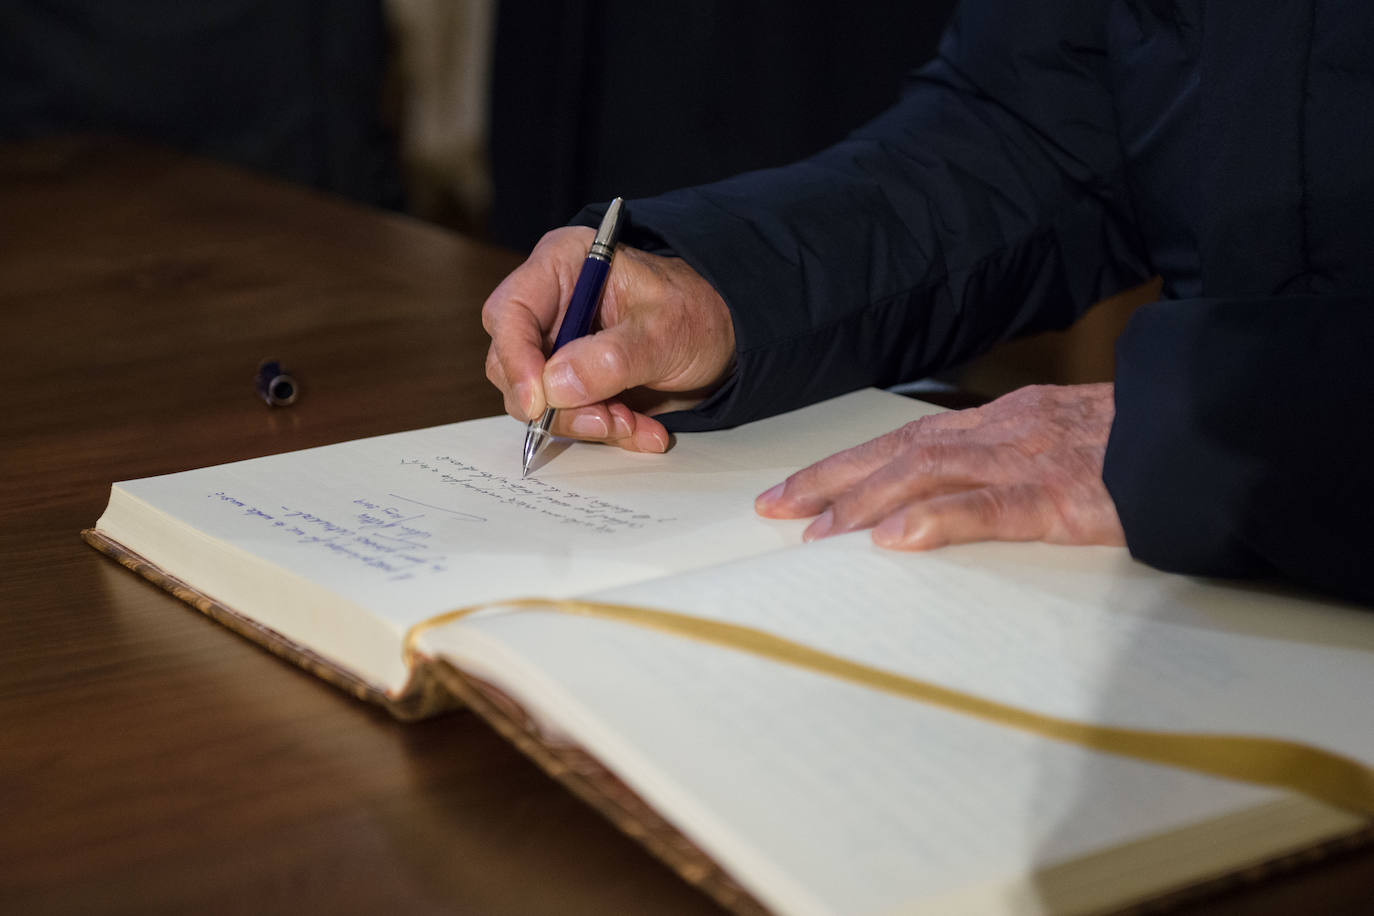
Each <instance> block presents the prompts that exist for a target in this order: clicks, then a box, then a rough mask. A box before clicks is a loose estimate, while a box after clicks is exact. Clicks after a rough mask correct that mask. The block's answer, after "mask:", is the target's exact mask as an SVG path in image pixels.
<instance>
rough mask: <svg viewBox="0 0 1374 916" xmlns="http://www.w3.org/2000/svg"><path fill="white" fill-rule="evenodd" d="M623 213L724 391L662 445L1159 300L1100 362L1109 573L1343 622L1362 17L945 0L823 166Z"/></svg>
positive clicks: (759, 175) (1367, 86)
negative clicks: (877, 104) (1138, 298)
mask: <svg viewBox="0 0 1374 916" xmlns="http://www.w3.org/2000/svg"><path fill="white" fill-rule="evenodd" d="M629 212H630V215H631V220H632V227H631V231H630V233H629V235H628V239H627V240H628V241H630V242H631V243H633V244H638V245H640V246H642V247H645V248H648V249H650V250H670V251H671V252H673V253H675V254H677V255H679V256H681V257H683V258H685V259H686V260H687V261H688V262H689V263H691V264H692V265H693V266H694V267H695V268H696V269H697V270H698V271H700V272H701V274H702V275H703V276H705V277H706V279H708V280H709V281H710V282H711V283H712V284H713V285H715V287H716V288H717V289H718V290H719V291H720V292H721V294H722V295H723V296H724V298H725V300H726V302H727V303H728V304H729V306H730V308H731V311H732V314H733V317H734V323H735V331H736V336H737V340H738V371H737V373H736V374H735V376H734V377H733V379H732V380H731V381H730V382H729V383H728V384H727V385H726V387H725V388H723V389H722V390H721V391H720V392H718V393H717V395H715V396H714V397H713V398H712V399H711V400H709V401H708V402H707V403H705V404H703V405H702V406H701V407H699V408H698V409H697V410H695V411H691V412H687V413H681V414H674V415H670V416H669V417H668V418H667V419H666V422H667V423H668V424H669V425H670V428H673V429H678V430H688V429H701V428H709V427H714V426H723V425H731V424H735V423H740V422H744V421H746V420H752V419H756V418H758V417H763V416H767V415H770V414H774V413H777V412H780V411H783V410H787V409H789V408H792V407H796V406H799V405H801V404H804V403H808V402H811V401H815V400H818V399H821V398H825V397H828V396H831V395H835V394H838V393H841V392H843V391H847V390H850V389H853V388H856V387H860V386H864V385H889V384H893V383H896V382H900V381H903V380H908V379H912V378H918V377H921V376H922V375H925V374H927V373H930V372H932V371H936V370H938V369H941V368H943V367H946V366H950V365H952V364H955V363H958V362H960V361H962V360H965V359H967V358H969V357H971V356H973V355H975V354H977V353H979V352H981V351H983V350H985V349H987V348H988V347H989V346H991V345H992V344H993V343H995V342H997V341H999V340H1003V339H1005V338H1008V337H1011V336H1014V335H1018V334H1024V333H1029V332H1033V331H1038V330H1043V329H1048V328H1058V327H1063V326H1065V325H1067V324H1069V323H1070V322H1072V321H1073V320H1074V318H1075V317H1076V316H1077V315H1078V314H1079V313H1080V312H1081V311H1082V310H1083V309H1085V308H1087V307H1088V306H1089V305H1091V304H1092V303H1094V302H1096V301H1097V300H1099V299H1101V298H1102V297H1104V296H1106V295H1108V294H1110V293H1113V292H1116V291H1118V290H1121V289H1123V288H1125V287H1128V286H1130V285H1133V284H1136V283H1138V282H1140V281H1142V280H1144V279H1146V278H1147V277H1149V276H1150V275H1152V274H1155V273H1158V274H1160V275H1162V277H1163V280H1164V298H1163V299H1162V300H1161V301H1160V302H1158V303H1155V304H1152V305H1149V306H1146V307H1145V308H1144V309H1142V310H1141V311H1140V312H1139V313H1138V314H1137V315H1136V317H1135V318H1134V319H1133V320H1132V322H1131V324H1130V326H1129V327H1128V328H1127V330H1126V332H1125V334H1124V335H1123V336H1122V338H1121V340H1120V341H1119V342H1118V347H1117V357H1118V360H1117V361H1118V367H1117V377H1116V400H1117V415H1116V422H1115V424H1114V426H1113V430H1112V437H1111V441H1110V444H1109V447H1108V452H1107V459H1106V470H1105V474H1104V477H1105V480H1106V483H1107V486H1108V488H1109V490H1110V492H1111V494H1112V497H1113V499H1114V500H1115V502H1116V506H1117V510H1118V512H1119V513H1120V516H1121V520H1122V523H1123V525H1124V527H1125V531H1126V538H1127V541H1128V543H1129V546H1130V548H1131V551H1132V553H1134V554H1135V555H1136V556H1137V557H1139V558H1141V559H1143V560H1145V561H1146V562H1149V563H1152V564H1154V565H1156V566H1159V567H1161V568H1164V569H1170V570H1176V571H1182V572H1191V573H1199V574H1208V575H1227V576H1279V577H1283V578H1288V579H1290V580H1294V581H1298V582H1301V583H1304V584H1307V585H1310V586H1315V587H1317V588H1321V589H1324V590H1327V591H1331V592H1334V593H1337V594H1342V595H1346V596H1350V597H1355V598H1357V599H1359V600H1363V601H1367V602H1374V574H1372V573H1370V572H1368V571H1367V570H1366V568H1365V566H1366V564H1367V563H1368V562H1369V561H1370V557H1369V556H1368V555H1369V553H1370V549H1371V547H1374V537H1372V536H1371V534H1370V531H1371V530H1374V518H1369V516H1371V515H1374V457H1371V455H1370V446H1371V445H1374V434H1372V433H1371V429H1372V428H1374V427H1371V421H1370V419H1369V416H1368V413H1367V405H1369V404H1370V403H1371V400H1374V382H1372V381H1371V373H1370V372H1369V371H1368V369H1367V367H1366V362H1367V361H1368V360H1369V357H1370V353H1371V347H1372V346H1374V3H1371V2H1370V0H1266V2H1264V3H1254V2H1253V0H1173V2H1171V0H1041V2H1036V3H1026V2H1024V0H966V2H964V3H963V5H962V7H961V8H960V9H959V10H958V11H957V12H956V13H955V16H954V19H953V22H952V24H951V25H950V27H949V30H948V32H947V33H946V35H945V37H944V39H943V41H942V43H941V47H940V54H939V56H938V57H937V59H936V60H934V61H933V62H931V63H930V64H929V65H927V66H926V67H924V68H923V69H921V70H920V71H918V72H917V73H916V74H914V75H913V77H912V79H911V83H910V86H909V87H908V88H907V90H906V92H905V93H904V95H903V97H902V99H901V101H900V102H899V103H898V104H897V105H896V106H895V107H893V108H892V109H890V110H889V111H888V112H886V113H885V114H883V115H882V116H880V117H879V118H877V119H876V120H874V121H873V122H871V123H869V124H868V125H866V126H865V127H863V128H861V129H860V130H858V131H856V132H855V133H854V134H853V135H851V136H850V137H849V138H848V139H846V140H845V141H844V142H842V143H840V144H838V145H836V146H834V147H832V148H830V149H828V150H826V151H824V152H822V153H820V154H819V155H817V156H814V157H812V158H811V159H808V160H806V161H803V162H800V163H797V164H794V165H791V166H787V167H785V168H780V169H772V170H767V171H762V172H754V173H750V174H747V175H743V176H740V177H737V178H733V179H729V180H726V181H723V182H719V183H717V184H713V185H707V186H704V187H698V188H691V189H687V190H682V191H676V192H673V193H670V194H666V195H664V196H661V197H657V198H653V199H649V200H637V201H632V202H631V203H630V207H629ZM591 218H592V216H591V214H590V213H588V214H584V216H583V217H582V219H583V221H587V220H590V219H591Z"/></svg>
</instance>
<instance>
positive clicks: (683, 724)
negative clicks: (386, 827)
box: [421, 533, 1374, 913]
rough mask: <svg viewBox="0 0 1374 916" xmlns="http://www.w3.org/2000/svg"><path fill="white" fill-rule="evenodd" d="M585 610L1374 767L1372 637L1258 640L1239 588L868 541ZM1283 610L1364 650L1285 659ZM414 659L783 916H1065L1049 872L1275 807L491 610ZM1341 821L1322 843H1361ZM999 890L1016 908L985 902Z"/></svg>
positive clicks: (650, 587) (1184, 866)
mask: <svg viewBox="0 0 1374 916" xmlns="http://www.w3.org/2000/svg"><path fill="white" fill-rule="evenodd" d="M1242 594H1253V593H1242ZM593 597H595V598H596V599H598V600H603V601H607V602H614V603H624V604H631V605H639V606H648V607H656V608H660V609H666V610H674V611H679V612H683V613H689V614H694V615H698V616H705V617H710V618H716V619H723V620H728V621H731V622H735V623H740V624H745V625H748V626H751V627H756V628H760V629H764V630H767V631H770V632H773V633H776V634H778V635H781V636H784V637H787V638H789V639H792V640H794V641H798V642H802V643H806V644H810V645H814V646H818V647H823V648H825V649H826V650H827V651H830V652H832V653H835V654H838V655H841V656H844V657H846V658H851V659H855V660H858V661H862V662H865V663H868V664H871V665H874V666H877V667H880V668H884V669H887V670H891V671H895V672H899V673H902V674H906V675H908V676H911V677H915V678H919V679H923V680H927V681H931V682H935V683H938V684H941V685H944V686H947V687H951V688H954V689H957V690H961V691H964V692H967V693H971V694H974V695H977V696H980V697H986V698H989V699H993V700H997V701H1000V702H1004V703H1009V704H1012V705H1016V706H1019V707H1023V708H1029V709H1032V710H1035V711H1039V712H1043V713H1048V714H1051V715H1056V716H1062V717H1066V718H1071V719H1077V720H1084V721H1093V722H1102V723H1107V724H1114V725H1121V726H1127V727H1132V728H1142V729H1159V730H1168V731H1198V732H1222V733H1231V734H1255V735H1269V736H1274V737H1282V738H1288V739H1292V740H1297V741H1302V742H1307V743H1310V744H1314V745H1317V746H1319V747H1324V748H1328V749H1331V750H1334V751H1339V752H1341V753H1344V754H1347V755H1349V756H1352V757H1356V758H1358V759H1361V760H1364V761H1367V762H1370V763H1374V704H1370V703H1368V702H1367V699H1366V698H1367V697H1368V696H1370V695H1371V694H1374V615H1370V614H1369V613H1368V612H1362V611H1358V610H1355V609H1351V608H1348V607H1340V606H1332V605H1324V604H1321V603H1318V602H1309V601H1304V600H1301V599H1298V598H1294V597H1292V596H1273V597H1272V600H1271V602H1270V603H1271V605H1273V606H1271V607H1269V608H1268V609H1267V610H1263V609H1262V613H1260V614H1259V618H1260V620H1259V623H1258V624H1257V625H1256V627H1255V628H1254V629H1255V632H1245V628H1244V626H1243V621H1242V620H1241V619H1240V618H1238V617H1237V616H1236V615H1234V614H1229V613H1228V612H1227V611H1226V607H1227V605H1228V604H1231V603H1233V602H1234V601H1235V599H1236V592H1234V591H1233V590H1231V589H1228V588H1225V587H1222V586H1216V585H1207V584H1204V583H1198V582H1194V581H1191V580H1188V579H1184V578H1182V577H1177V576H1170V575H1166V574H1162V573H1157V572H1154V571H1152V570H1148V569H1147V568H1145V567H1143V566H1140V565H1139V564H1136V563H1134V562H1133V561H1131V560H1130V559H1129V557H1128V556H1127V555H1126V553H1125V551H1122V550H1115V549H1107V548H1064V547H1050V546H1047V545H1034V544H1031V545H973V546H970V547H965V548H954V549H946V550H940V551H935V552H932V553H927V554H900V553H894V552H887V551H881V550H878V549H876V548H874V547H873V546H872V545H871V543H870V542H869V541H868V539H867V536H866V535H865V534H862V533H861V534H857V535H850V536H846V537H843V538H837V539H833V540H828V541H822V542H819V543H817V544H812V545H807V546H805V547H802V548H799V549H797V550H791V551H783V552H777V553H772V554H769V555H767V556H763V557H758V558H755V559H753V560H749V561H745V562H740V563H735V564H729V565H726V566H721V567H716V568H714V569H712V570H709V571H706V572H701V573H688V574H685V575H681V576H676V577H672V578H668V579H664V580H660V581H657V582H652V583H644V584H640V585H635V586H631V587H628V588H619V589H613V590H610V591H606V592H602V593H599V594H597V595H595V596H593ZM1259 603H1261V604H1262V603H1263V602H1259ZM1218 605H1219V606H1221V607H1222V608H1223V612H1222V613H1221V614H1218V613H1217V612H1216V611H1215V608H1216V607H1217V606H1218ZM1280 605H1281V606H1282V608H1283V610H1284V611H1286V616H1287V617H1288V619H1289V625H1288V629H1290V630H1296V631H1304V630H1305V631H1307V632H1309V633H1319V632H1327V631H1331V630H1336V631H1343V632H1345V633H1346V634H1348V635H1349V637H1350V638H1349V640H1348V644H1347V645H1343V646H1333V645H1329V644H1327V643H1326V642H1325V641H1324V640H1322V639H1310V640H1308V639H1296V640H1290V639H1280V638H1275V631H1276V630H1281V629H1283V628H1284V627H1283V626H1281V625H1279V624H1278V623H1276V621H1277V619H1278V618H1279V617H1280V616H1282V615H1281V614H1280V613H1279V606H1280ZM421 646H422V649H423V651H425V652H426V653H427V654H430V655H439V656H443V657H446V658H449V659H450V660H452V661H453V662H454V663H455V664H456V665H457V666H458V667H460V668H462V669H464V670H469V671H471V672H472V673H474V674H477V675H478V676H481V677H484V678H486V679H489V680H491V681H492V682H494V683H496V684H497V685H498V686H500V687H502V688H503V689H504V690H506V691H507V692H509V693H511V694H512V695H513V696H514V697H515V698H516V699H517V700H518V701H520V702H521V703H522V704H523V705H525V706H526V707H527V708H529V709H530V710H531V711H532V712H533V713H534V714H535V716H536V717H537V718H538V720H539V721H541V722H544V723H547V724H548V726H549V727H550V728H551V729H554V730H557V731H558V732H560V733H563V734H564V735H565V736H566V737H567V738H568V739H569V740H572V741H574V742H575V743H577V744H580V745H582V746H584V747H586V748H587V749H588V750H589V751H591V752H592V753H593V754H594V755H596V756H597V757H598V758H599V759H601V760H602V761H603V762H605V763H607V764H608V765H609V766H610V767H611V768H612V769H613V770H614V771H615V772H616V773H617V775H618V776H620V777H621V778H622V779H624V780H625V781H626V782H627V783H629V784H630V785H631V786H632V787H633V788H634V789H635V790H636V791H637V792H639V793H640V794H641V796H642V797H644V798H645V799H646V800H647V801H648V802H649V803H650V804H651V805H653V806H654V807H655V808H657V809H658V810H659V811H660V812H661V813H663V814H665V816H666V817H668V819H669V820H671V821H673V822H674V823H676V824H678V826H679V827H680V828H681V829H683V830H684V832H686V833H687V834H688V835H689V836H690V837H691V838H692V839H693V840H695V841H696V842H697V843H698V844H699V845H701V846H702V847H703V848H704V849H706V851H707V852H708V854H711V855H712V856H713V857H714V858H716V860H717V861H719V862H721V863H722V864H724V865H725V866H726V868H727V869H728V870H729V871H731V873H732V874H734V875H735V876H736V877H737V878H738V879H740V880H741V881H742V882H743V883H745V884H746V886H748V887H750V889H751V890H752V891H753V892H754V893H755V894H756V895H757V896H759V897H760V899H762V900H764V902H765V903H767V904H768V905H770V906H773V907H776V908H778V909H779V910H783V911H787V912H798V913H886V912H894V911H903V912H905V911H907V909H909V908H911V907H913V906H914V905H915V902H916V901H920V900H941V901H944V902H945V903H947V904H951V905H952V903H951V902H952V901H957V900H964V901H973V902H975V903H976V906H977V908H979V911H986V909H985V908H986V907H994V909H997V908H1003V905H1005V907H1004V908H1005V910H1006V911H1014V912H1038V911H1041V910H1044V911H1053V910H1058V909H1059V908H1060V907H1061V905H1062V904H1063V901H1062V900H1060V899H1058V898H1057V897H1056V896H1055V895H1056V894H1057V893H1059V892H1060V890H1061V889H1062V887H1063V883H1062V881H1061V880H1060V878H1055V879H1054V881H1050V880H1049V879H1048V878H1046V879H1045V880H1044V881H1043V882H1042V883H1040V884H1037V879H1036V874H1037V873H1038V872H1041V871H1044V870H1046V869H1050V868H1051V867H1052V866H1055V865H1056V864H1057V863H1064V862H1068V861H1072V860H1074V859H1077V858H1079V857H1083V856H1087V855H1089V854H1091V853H1095V852H1098V851H1101V850H1106V849H1111V848H1115V847H1120V846H1122V845H1123V844H1131V843H1134V842H1136V841H1139V840H1140V839H1141V838H1144V837H1151V836H1156V835H1160V834H1168V833H1170V832H1173V831H1183V830H1185V829H1186V828H1190V827H1191V826H1194V825H1199V824H1204V823H1206V822H1208V821H1212V820H1215V819H1218V818H1233V820H1234V816H1235V815H1237V813H1238V812H1247V811H1252V810H1258V809H1261V808H1264V807H1265V806H1268V805H1272V804H1274V803H1276V802H1278V801H1280V800H1282V799H1283V798H1285V796H1284V794H1283V793H1281V792H1278V791H1275V790H1271V789H1265V788H1259V787H1255V786H1252V785H1248V784H1242V783H1235V782H1229V781H1226V780H1221V779H1217V778H1213V777H1209V776H1203V775H1199V774H1195V773H1192V772H1188V771H1184V770H1180V769H1175V768H1171V767H1165V766H1159V765H1154V764H1149V763H1144V762H1139V761H1134V760H1130V759H1125V758H1121V757H1115V756H1111V755H1105V754H1100V753H1095V752H1092V751H1088V750H1085V749H1082V748H1079V747H1076V746H1074V745H1069V744H1063V743H1059V742H1056V741H1052V740H1048V739H1043V738H1039V737H1036V736H1034V735H1031V734H1029V733H1024V732H1020V731H1016V730H1013V729H1010V728H1007V727H1005V726H1001V725H997V724H991V723H987V722H984V721H981V720H978V719H974V718H970V717H968V716H964V715H960V714H956V713H951V712H946V711H943V710H941V709H938V708H935V707H931V706H927V705H924V704H921V703H918V702H913V701H911V700H907V699H903V698H898V697H893V696H890V695H887V694H882V693H878V692H874V691H872V690H870V689H868V688H865V687H860V686H855V685H851V684H848V683H844V682H840V681H837V680H833V679H829V678H827V677H825V676H823V675H816V674H812V673H810V672H806V671H802V670H797V669H793V668H789V667H786V666H783V665H780V664H778V663H775V662H772V661H767V660H763V659H758V658H755V657H751V656H748V655H744V654H740V653H737V652H733V651H730V650H724V649H720V648H716V647H711V646H706V645H702V644H698V643H693V642H689V641H686V640H682V639H680V638H677V637H674V636H670V635H666V634H660V633H656V632H651V631H646V630H641V629H637V628H633V627H629V626H626V625H623V624H617V623H613V622H608V621H602V620H596V619H588V618H582V617H566V616H558V615H556V614H551V613H548V612H539V611H516V612H510V613H505V614H499V613H498V614H491V615H483V616H480V617H477V618H473V619H470V620H465V621H463V622H461V623H457V624H453V625H450V626H447V627H444V628H442V629H439V630H435V631H432V632H430V633H426V634H425V635H424V636H422V638H421ZM1309 807H1311V808H1321V806H1317V805H1310V806H1309ZM1323 810H1329V809H1323ZM1332 817H1333V818H1334V819H1331V820H1324V821H1322V822H1321V823H1322V824H1324V825H1326V827H1324V828H1323V829H1326V828H1329V826H1330V825H1331V824H1333V823H1334V824H1336V825H1345V827H1346V828H1347V829H1353V826H1352V825H1357V824H1358V823H1359V822H1358V819H1354V818H1351V817H1347V816H1345V815H1333V816H1332ZM1236 823H1241V822H1240V821H1236ZM1256 823H1259V821H1256ZM1237 829H1241V828H1237ZM1264 831H1265V832H1264V835H1263V836H1261V837H1259V838H1258V842H1259V845H1260V846H1261V847H1264V848H1266V849H1268V851H1269V854H1273V853H1274V852H1275V851H1276V850H1278V849H1282V848H1283V847H1282V845H1274V844H1281V843H1282V842H1283V841H1284V840H1285V834H1284V833H1283V832H1282V831H1281V830H1274V829H1272V825H1270V826H1266V827H1265V828H1264ZM1303 835H1304V836H1307V834H1303ZM1293 836H1294V837H1296V836H1297V834H1294V835H1293ZM1290 839H1291V838H1290ZM1252 840H1254V838H1252ZM1265 844H1269V845H1268V846H1265ZM1208 845H1209V847H1214V846H1215V845H1216V838H1215V837H1212V838H1211V839H1210V840H1209V842H1208ZM1254 845H1255V844H1254V842H1251V844H1250V846H1246V845H1245V844H1239V845H1238V847H1237V848H1246V849H1250V848H1251V847H1253V846H1254ZM1162 848H1163V849H1164V850H1165V852H1164V853H1160V852H1159V850H1158V849H1156V851H1155V853H1154V854H1155V855H1161V854H1167V853H1168V852H1169V851H1170V850H1169V846H1168V844H1166V845H1165V846H1164V847H1162ZM1217 861H1218V859H1217V858H1216V857H1213V858H1210V859H1207V865H1208V866H1209V867H1213V868H1215V867H1216V865H1217ZM1222 861H1224V859H1223V860H1222ZM1155 864H1156V865H1159V863H1158V862H1156V863H1155ZM1231 864H1235V863H1231ZM1150 865H1151V863H1150V862H1145V863H1143V867H1145V868H1148V867H1150ZM1192 866H1193V863H1190V862H1187V861H1184V862H1182V863H1178V862H1175V863H1173V865H1171V866H1170V868H1172V869H1173V872H1169V873H1171V874H1175V875H1178V874H1184V875H1187V874H1190V872H1189V871H1188V869H1189V868H1190V867H1192ZM1160 868H1163V866H1162V865H1160ZM1165 871H1166V872H1167V869H1166V870H1165ZM1193 877H1194V878H1196V877H1197V875H1193ZM998 882H1001V884H1002V885H1008V884H1013V885H1016V887H1015V890H1014V892H1013V891H1010V890H1005V888H1003V890H998V891H997V892H996V893H992V892H990V891H985V889H986V888H987V887H989V886H995V885H997V884H998ZM1123 886H1124V883H1123ZM1132 886H1136V887H1139V882H1137V883H1136V884H1135V885H1132ZM1146 886H1148V885H1146ZM1156 889H1157V888H1156ZM1110 891H1111V887H1107V888H1106V892H1110ZM1121 902H1125V901H1121ZM970 905H974V904H973V903H971V904H970ZM935 911H936V912H941V911H943V910H942V909H941V908H940V906H936V908H935Z"/></svg>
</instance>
